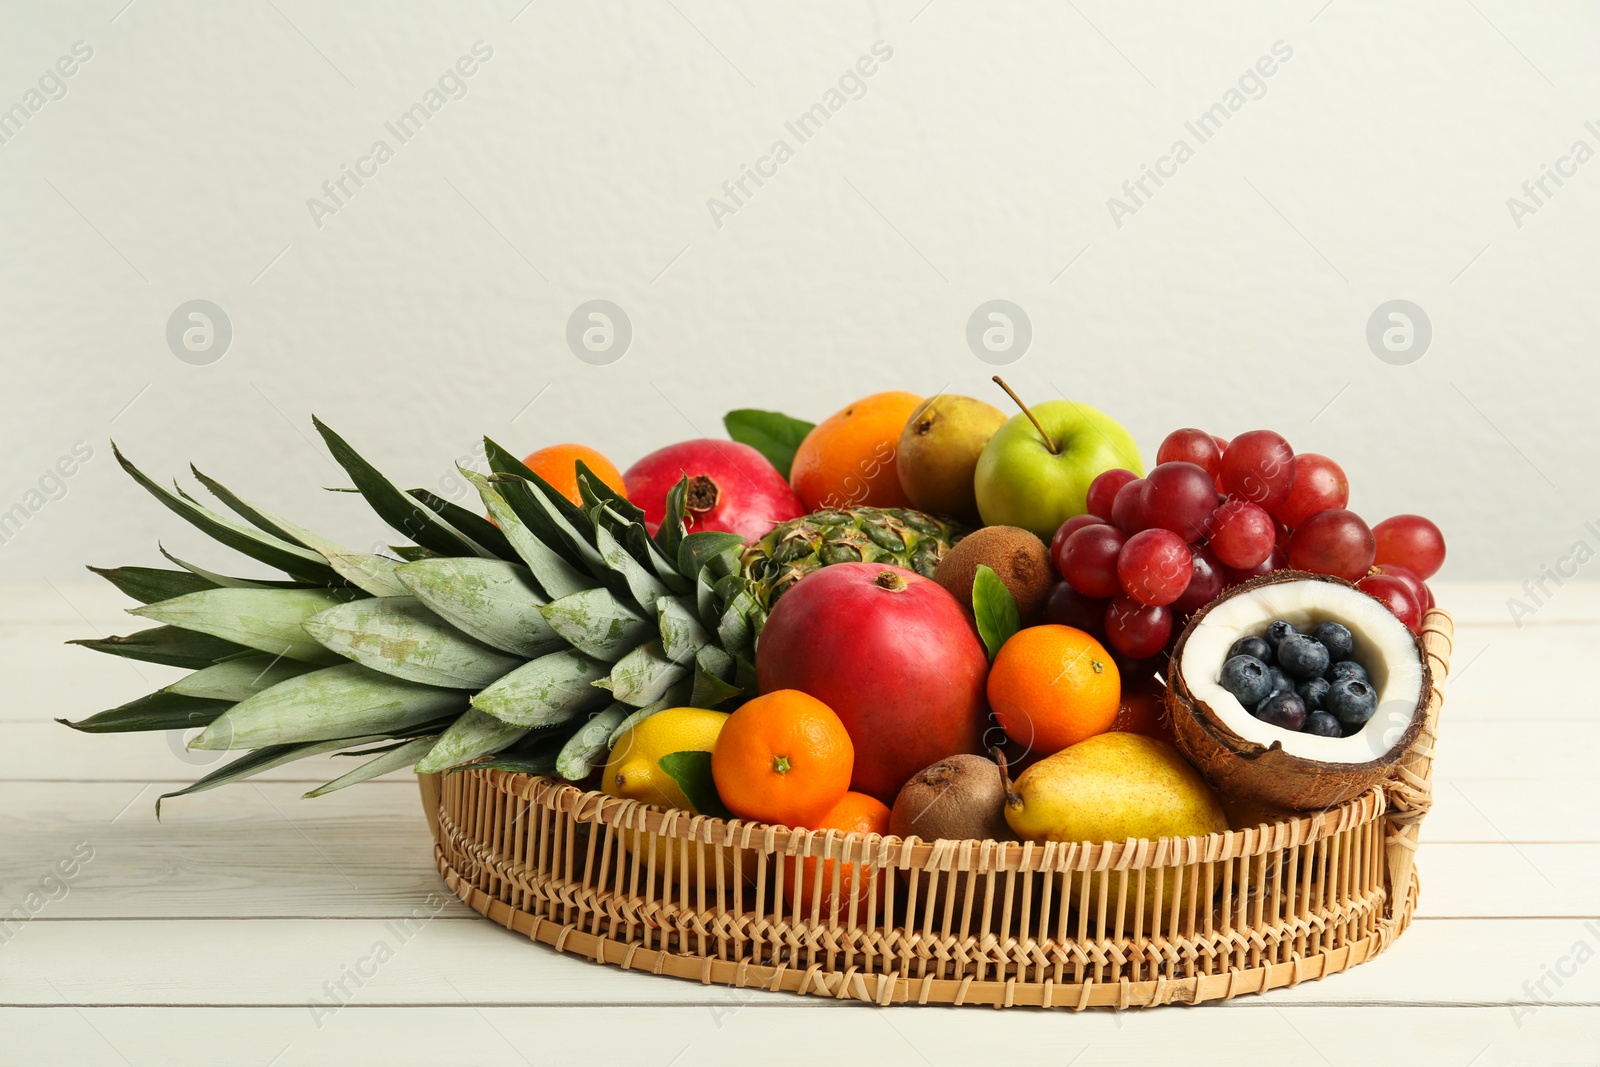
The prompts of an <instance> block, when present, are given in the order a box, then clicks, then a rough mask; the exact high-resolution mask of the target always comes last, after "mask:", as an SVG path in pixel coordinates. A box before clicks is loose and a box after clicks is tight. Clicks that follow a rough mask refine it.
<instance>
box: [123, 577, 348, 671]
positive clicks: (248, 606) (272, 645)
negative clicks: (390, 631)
mask: <svg viewBox="0 0 1600 1067" xmlns="http://www.w3.org/2000/svg"><path fill="white" fill-rule="evenodd" d="M348 599H349V597H348V595H341V594H340V592H339V591H336V590H332V589H202V590H201V591H200V592H198V593H185V594H184V595H183V596H180V597H173V598H172V599H171V600H162V601H159V602H157V603H154V604H146V605H144V606H143V607H139V608H132V609H130V611H129V614H132V615H138V616H141V617H142V618H146V619H154V620H156V621H157V622H164V623H168V624H170V625H172V626H179V627H182V628H183V629H185V630H196V631H199V632H200V633H203V634H210V635H212V636H213V637H220V638H222V639H223V640H225V641H233V642H235V643H237V644H241V645H245V646H247V647H249V648H253V649H256V650H257V651H259V652H267V653H270V654H272V655H274V656H288V657H289V658H290V659H298V660H304V661H306V662H307V663H336V662H338V658H339V657H337V656H335V655H333V654H332V653H330V652H329V651H328V650H327V649H325V648H323V647H322V646H321V645H319V644H317V642H315V641H313V640H312V639H311V635H310V634H308V633H306V631H305V630H304V629H303V628H302V625H301V624H302V623H304V622H305V621H306V620H307V619H309V618H311V616H313V615H315V614H316V613H317V612H319V611H324V610H326V609H327V608H331V607H333V606H334V605H336V604H341V603H343V602H344V601H346V600H348ZM361 602H362V603H365V602H366V601H361Z"/></svg>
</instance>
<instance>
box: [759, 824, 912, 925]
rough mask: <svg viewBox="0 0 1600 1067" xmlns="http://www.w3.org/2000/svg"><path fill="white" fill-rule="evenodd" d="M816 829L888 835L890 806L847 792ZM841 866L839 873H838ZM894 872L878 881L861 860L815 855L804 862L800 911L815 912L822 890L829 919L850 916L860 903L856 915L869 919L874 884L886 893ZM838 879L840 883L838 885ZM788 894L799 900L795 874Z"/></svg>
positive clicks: (786, 877)
mask: <svg viewBox="0 0 1600 1067" xmlns="http://www.w3.org/2000/svg"><path fill="white" fill-rule="evenodd" d="M810 829H812V830H843V831H844V832H845V833H852V834H887V833H888V832H889V809H888V808H887V807H885V806H884V803H883V801H881V800H879V799H877V798H876V797H869V796H867V794H865V793H846V794H845V795H844V796H842V797H840V798H839V802H838V803H837V804H835V805H834V806H833V807H832V808H830V809H829V810H828V813H827V814H826V815H824V816H823V817H822V818H821V819H819V820H818V821H817V823H816V825H814V826H812V827H810ZM819 864H820V865H821V867H822V878H821V882H820V885H819V882H818V879H817V867H818V865H819ZM835 868H837V869H838V870H837V873H836V872H835ZM889 877H890V875H889V874H888V872H886V871H879V872H878V874H877V879H876V883H874V880H873V875H872V872H871V871H870V870H869V869H868V868H867V867H866V866H865V865H864V864H859V863H844V862H841V861H839V860H819V859H815V858H809V859H804V860H801V861H800V913H801V916H802V917H805V916H808V915H810V914H811V909H812V902H813V901H815V900H817V899H819V898H818V895H817V893H818V889H819V888H820V890H821V897H820V899H821V902H822V908H821V910H820V913H819V917H820V918H823V919H828V918H830V917H833V916H844V917H848V915H849V913H850V905H851V903H852V902H853V903H854V904H855V905H856V917H857V918H858V919H859V920H860V921H862V922H865V921H866V904H867V900H868V898H869V897H870V896H871V895H872V892H873V887H874V884H876V886H877V890H878V892H880V893H882V892H883V890H884V889H885V888H886V886H887V881H886V879H887V878H889ZM836 878H837V880H838V884H837V885H835V884H834V883H835V879H836ZM783 888H784V897H785V899H787V900H789V901H791V902H792V901H793V900H794V899H795V887H794V874H793V873H792V872H790V873H787V874H785V875H784V887H783Z"/></svg>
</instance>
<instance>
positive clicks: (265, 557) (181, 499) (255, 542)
mask: <svg viewBox="0 0 1600 1067" xmlns="http://www.w3.org/2000/svg"><path fill="white" fill-rule="evenodd" d="M111 452H112V454H113V455H114V456H116V458H117V462H118V463H119V464H121V465H122V469H123V470H125V471H127V472H128V474H129V475H130V476H131V477H132V478H133V480H134V481H136V482H138V483H139V484H140V485H141V486H143V487H144V488H145V489H146V490H147V491H148V492H149V493H150V495H152V496H154V497H155V498H156V499H157V500H159V501H161V503H163V504H165V505H166V506H167V507H168V508H170V509H171V510H172V511H173V513H175V514H176V515H178V516H179V517H181V518H183V519H185V520H187V521H188V522H189V523H191V524H192V525H193V526H195V527H196V528H197V529H199V530H200V531H201V532H202V533H204V534H206V535H207V536H208V537H210V538H212V539H213V540H215V541H217V542H219V543H221V544H224V545H226V546H228V547H229V548H231V549H233V550H234V551H236V552H242V553H244V554H245V555H247V556H249V557H250V558H251V559H254V560H257V561H259V562H261V563H265V564H266V565H267V566H269V567H276V568H277V569H278V570H280V571H284V572H285V573H288V574H292V575H294V576H295V577H296V578H300V579H303V580H305V581H309V582H315V583H316V584H318V585H342V584H343V582H341V581H340V579H339V576H338V575H337V574H335V573H334V572H333V569H332V568H331V567H329V566H328V564H327V561H325V560H324V559H323V558H322V557H321V556H319V555H317V554H316V553H315V552H312V551H311V550H310V549H306V548H302V547H300V546H299V545H296V544H293V543H292V542H289V541H285V540H283V539H282V538H278V537H273V536H272V535H270V534H263V533H258V532H256V531H255V530H252V529H250V528H249V527H247V526H241V525H240V524H238V523H236V522H233V521H232V520H230V519H226V518H223V517H222V516H221V515H218V514H217V513H216V512H214V511H212V510H210V509H209V508H206V507H202V506H201V505H199V504H196V503H195V502H194V501H192V500H190V499H188V498H187V497H185V496H183V495H181V494H179V493H174V492H173V491H172V490H170V489H167V488H166V487H164V486H162V485H160V484H159V483H157V482H155V481H153V480H152V479H151V478H150V477H149V476H148V475H146V474H145V473H144V472H143V471H141V470H140V469H139V468H138V467H135V466H134V465H133V464H132V463H130V462H128V459H127V457H126V456H124V455H123V454H122V452H121V451H120V450H118V448H117V446H116V445H115V444H114V443H113V444H112V446H111Z"/></svg>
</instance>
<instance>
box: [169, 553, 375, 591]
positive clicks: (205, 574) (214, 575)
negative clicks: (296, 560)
mask: <svg viewBox="0 0 1600 1067" xmlns="http://www.w3.org/2000/svg"><path fill="white" fill-rule="evenodd" d="M156 548H157V549H158V550H159V551H160V552H161V554H162V555H163V556H165V557H166V558H167V559H168V560H170V561H172V562H173V563H176V564H177V565H178V566H180V567H182V568H183V569H184V570H186V571H188V572H189V573H190V574H192V575H194V576H195V577H197V578H203V579H205V580H206V581H207V582H208V583H210V584H209V585H208V586H206V588H210V589H305V588H307V587H319V588H320V587H326V586H328V585H329V583H326V582H302V581H296V580H294V579H288V580H284V581H280V580H278V579H276V578H234V577H231V576H229V575H226V574H220V573H218V572H217V571H209V570H206V569H205V568H204V567H202V566H200V565H199V564H196V563H190V562H189V561H188V560H186V559H179V558H178V557H177V556H174V555H173V554H172V553H171V552H168V551H167V549H166V546H165V545H159V544H158V545H157V546H156ZM331 584H332V585H333V586H339V587H343V584H344V583H342V582H340V581H339V580H338V579H337V578H335V579H334V581H333V582H332V583H331ZM196 591H197V592H198V590H196Z"/></svg>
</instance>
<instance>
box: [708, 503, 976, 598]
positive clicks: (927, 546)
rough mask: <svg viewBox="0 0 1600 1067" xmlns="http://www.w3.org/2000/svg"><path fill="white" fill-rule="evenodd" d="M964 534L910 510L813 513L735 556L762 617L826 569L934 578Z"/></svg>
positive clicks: (780, 527) (960, 529) (951, 525)
mask: <svg viewBox="0 0 1600 1067" xmlns="http://www.w3.org/2000/svg"><path fill="white" fill-rule="evenodd" d="M966 534H967V530H966V529H965V528H964V527H962V526H960V525H958V524H956V523H953V522H948V521H946V520H944V519H940V518H937V517H935V516H933V515H929V514H926V513H925V512H921V511H914V510H912V509H910V508H870V507H859V508H840V509H830V510H824V511H813V512H812V513H811V514H809V515H802V516H801V517H800V518H798V519H790V520H789V521H788V522H784V523H780V524H778V525H777V526H774V527H773V528H772V530H771V531H769V532H768V533H767V535H766V536H765V537H763V538H761V540H759V541H756V542H755V543H753V544H751V545H750V546H749V547H748V548H746V549H745V550H744V553H743V554H742V555H741V556H740V559H739V564H740V571H741V573H743V575H744V576H745V578H746V580H748V581H749V583H750V591H751V593H752V594H754V596H755V598H756V600H757V602H759V603H760V605H761V607H762V608H763V609H765V610H767V611H770V610H772V606H773V605H774V604H776V603H777V601H778V598H779V597H781V596H782V595H783V594H784V593H785V592H786V591H787V590H788V589H789V587H790V586H792V585H794V583H795V582H798V581H799V580H800V579H801V578H804V577H805V576H806V575H808V574H810V573H812V572H813V571H815V570H817V569H819V568H821V567H826V566H827V565H829V564H831V563H888V564H891V565H893V566H896V567H905V568H906V569H908V570H912V571H916V572H917V573H918V574H920V575H923V576H924V577H927V578H932V577H933V572H934V569H935V568H937V567H938V566H939V560H941V559H942V558H944V554H945V553H946V552H948V551H949V550H950V549H951V548H952V547H953V546H954V545H955V544H956V542H958V541H960V540H961V538H963V537H965V536H966Z"/></svg>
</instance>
